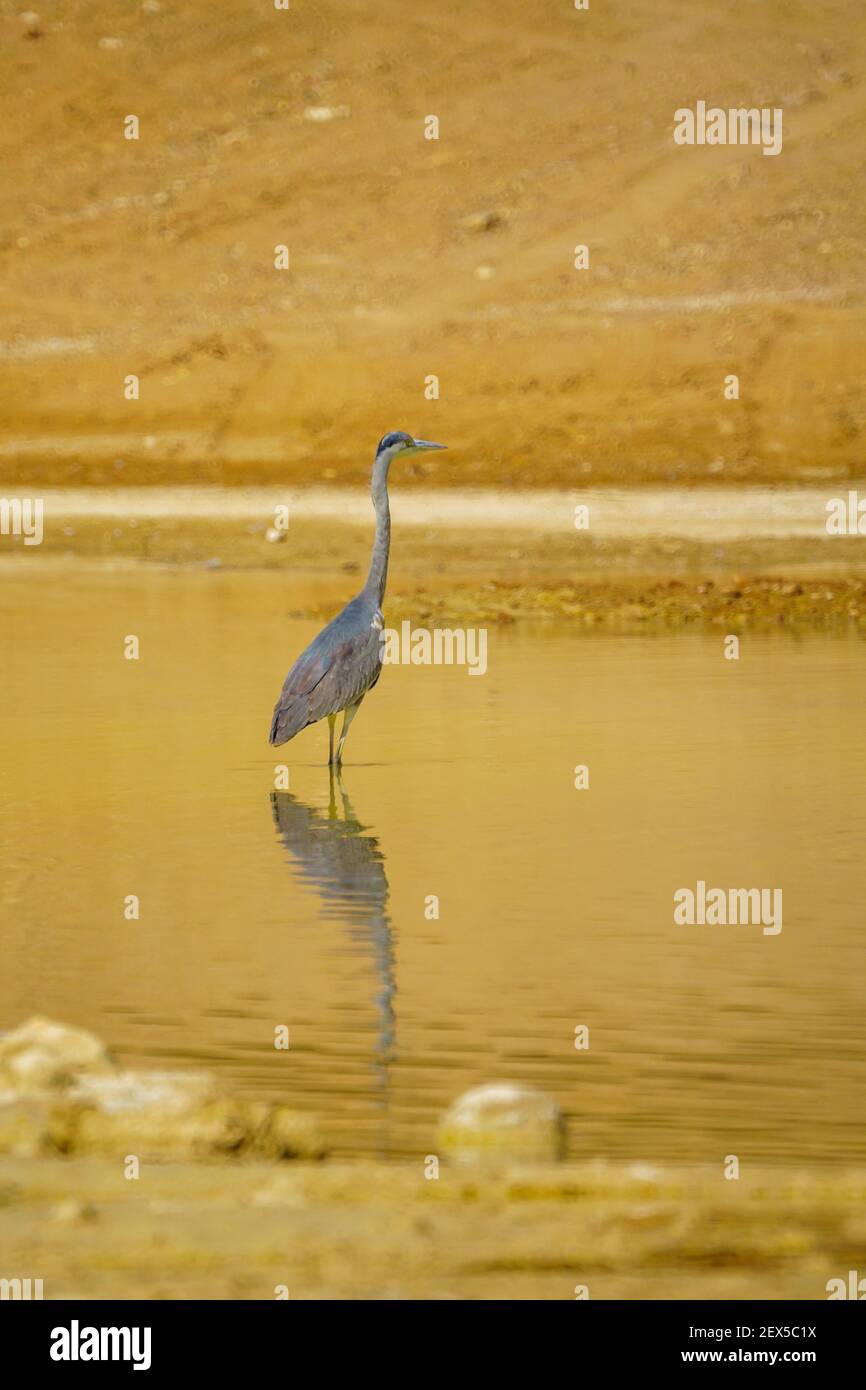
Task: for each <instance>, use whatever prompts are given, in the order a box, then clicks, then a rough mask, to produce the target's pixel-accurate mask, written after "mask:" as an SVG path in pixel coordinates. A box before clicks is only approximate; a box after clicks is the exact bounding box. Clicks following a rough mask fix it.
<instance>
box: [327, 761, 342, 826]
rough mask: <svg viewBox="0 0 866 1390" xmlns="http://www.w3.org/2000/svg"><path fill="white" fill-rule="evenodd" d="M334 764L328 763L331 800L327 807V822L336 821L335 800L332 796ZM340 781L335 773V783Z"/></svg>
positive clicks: (338, 774)
mask: <svg viewBox="0 0 866 1390" xmlns="http://www.w3.org/2000/svg"><path fill="white" fill-rule="evenodd" d="M334 771H335V768H334V764H333V763H328V780H329V782H330V784H331V800H330V803H329V805H328V820H336V819H337V798H336V796H335V795H334ZM339 780H340V773H339V771H337V781H338V782H339Z"/></svg>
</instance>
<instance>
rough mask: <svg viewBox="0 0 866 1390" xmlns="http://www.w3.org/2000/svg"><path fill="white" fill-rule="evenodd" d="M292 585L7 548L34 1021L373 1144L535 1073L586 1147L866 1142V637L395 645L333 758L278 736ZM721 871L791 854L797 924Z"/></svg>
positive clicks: (810, 1158) (779, 877) (703, 1152)
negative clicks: (754, 915)
mask: <svg viewBox="0 0 866 1390" xmlns="http://www.w3.org/2000/svg"><path fill="white" fill-rule="evenodd" d="M290 606H291V595H290V592H289V586H288V585H287V582H286V580H285V578H282V577H278V576H273V575H267V576H264V575H257V574H229V573H212V574H204V573H194V574H190V573H184V574H177V573H170V572H159V571H148V572H145V571H139V572H128V573H120V574H116V573H115V574H110V573H105V572H102V573H95V572H86V571H84V570H81V571H71V572H70V573H69V574H67V575H65V576H64V577H62V578H61V577H59V576H58V574H54V575H53V576H49V575H48V574H47V573H46V574H37V575H35V576H34V575H31V576H30V577H27V578H25V577H23V576H21V577H18V576H13V577H10V576H9V575H8V574H7V575H5V576H4V579H3V585H2V589H0V634H2V650H3V682H2V715H3V718H2V730H3V752H2V764H0V811H2V823H0V853H2V869H0V900H2V942H3V970H2V976H0V1027H11V1026H14V1025H15V1024H17V1023H18V1022H20V1021H21V1020H22V1019H23V1018H25V1017H26V1016H28V1015H30V1014H31V1013H34V1012H39V1013H43V1014H47V1015H49V1016H51V1017H56V1018H59V1019H62V1020H64V1021H66V1022H72V1023H77V1024H81V1025H84V1026H86V1027H89V1028H92V1029H94V1030H96V1031H97V1032H98V1033H100V1034H101V1035H102V1036H104V1037H105V1038H106V1040H107V1041H108V1042H109V1043H110V1044H111V1045H112V1046H113V1047H114V1048H115V1049H116V1050H117V1052H118V1054H119V1056H120V1058H121V1060H122V1061H124V1062H127V1063H132V1064H136V1063H148V1064H154V1063H156V1064H158V1065H169V1066H175V1065H177V1066H189V1065H190V1064H191V1063H194V1064H206V1065H207V1066H210V1067H213V1068H214V1069H216V1070H217V1071H218V1072H220V1073H221V1074H222V1075H223V1076H224V1078H225V1079H226V1080H227V1081H228V1082H230V1083H231V1084H232V1085H233V1086H234V1087H236V1088H237V1089H239V1090H240V1091H241V1092H242V1093H244V1094H246V1095H248V1096H251V1097H257V1098H276V1097H280V1098H282V1099H284V1100H286V1101H287V1102H289V1103H294V1104H296V1105H299V1106H301V1107H303V1108H308V1109H311V1110H314V1111H316V1112H318V1113H319V1114H320V1115H321V1117H322V1119H323V1122H324V1125H325V1128H326V1131H327V1134H328V1136H329V1138H330V1140H331V1142H332V1144H333V1146H334V1148H335V1149H336V1150H337V1151H338V1152H342V1153H345V1154H353V1155H354V1154H389V1155H408V1154H412V1155H417V1154H418V1153H421V1154H424V1153H426V1152H428V1151H430V1148H431V1144H432V1142H433V1134H434V1129H435V1122H436V1118H437V1116H438V1115H439V1113H440V1112H441V1110H442V1108H443V1107H444V1106H445V1105H446V1104H447V1103H448V1102H449V1101H450V1100H451V1099H452V1098H453V1097H454V1096H456V1095H458V1094H459V1093H460V1092H461V1091H463V1090H465V1089H466V1088H467V1087H469V1086H471V1085H473V1084H475V1083H477V1082H480V1081H483V1080H488V1079H496V1078H503V1077H511V1078H516V1079H523V1080H527V1081H531V1082H534V1083H537V1084H539V1085H542V1086H544V1087H547V1088H549V1089H550V1090H552V1091H553V1092H554V1093H555V1094H556V1095H557V1097H558V1098H559V1099H560V1102H561V1103H562V1105H563V1106H564V1108H565V1110H566V1112H567V1115H568V1122H569V1123H568V1129H569V1151H570V1154H571V1155H572V1156H573V1157H578V1158H583V1157H592V1156H595V1155H603V1156H608V1157H615V1158H624V1159H636V1160H648V1161H652V1160H656V1159H657V1160H667V1161H683V1162H685V1161H687V1162H703V1161H706V1162H711V1163H714V1164H716V1163H719V1162H720V1161H721V1159H722V1158H723V1157H724V1155H726V1154H730V1153H736V1154H738V1155H739V1157H740V1159H741V1162H742V1161H748V1162H755V1163H757V1162H766V1161H772V1162H781V1163H786V1164H799V1163H801V1162H802V1163H806V1162H808V1163H814V1162H823V1161H827V1162H835V1161H838V1162H845V1163H847V1162H851V1161H855V1160H861V1161H862V1159H863V1156H864V1147H866V1128H864V1103H863V1095H864V1080H866V1042H864V1032H866V1027H864V1003H866V970H864V967H866V928H864V917H863V903H864V900H866V851H864V844H866V837H864V830H866V810H864V785H866V749H864V739H863V728H864V724H863V692H864V688H866V684H864V682H866V647H864V645H863V643H862V642H858V641H856V640H850V641H849V640H843V639H829V638H827V639H825V638H818V637H809V638H802V639H800V640H796V639H793V638H791V637H787V636H779V637H778V638H767V637H757V636H755V637H749V636H746V637H744V638H743V640H742V648H741V659H740V661H739V662H730V661H726V660H724V658H723V655H722V634H719V636H709V637H708V636H704V635H695V634H685V635H677V636H673V637H670V638H662V637H646V638H634V637H629V638H616V637H610V636H608V637H603V636H592V635H584V634H580V635H575V634H574V633H573V632H571V631H569V630H568V629H566V628H564V627H556V626H551V627H549V628H536V629H531V628H511V629H509V628H503V629H501V630H500V629H493V630H491V632H490V637H489V650H488V662H489V670H488V673H487V675H485V676H483V677H469V676H468V675H467V673H466V672H465V671H462V670H458V669H453V668H419V667H392V668H388V669H386V671H385V672H384V675H383V678H382V680H381V681H380V684H379V686H378V687H377V689H376V690H375V691H374V692H373V694H372V695H371V696H370V698H369V699H368V701H367V702H366V704H365V705H364V707H363V709H362V711H361V713H360V714H359V716H358V719H357V720H356V722H355V725H354V727H353V730H352V733H351V736H350V739H349V742H348V745H347V763H346V766H345V769H344V772H343V776H342V779H341V780H337V781H334V783H333V784H332V783H331V779H330V778H329V774H328V769H327V767H325V766H324V765H323V763H324V760H325V758H326V753H327V731H326V728H321V727H319V728H316V729H312V730H308V731H307V732H306V733H305V734H303V735H301V736H300V737H299V739H297V740H296V741H295V742H294V743H292V744H290V745H288V747H287V748H285V749H282V750H272V749H270V748H269V747H268V745H267V742H266V734H267V727H268V722H269V716H270V712H271V708H272V705H273V701H274V699H275V697H276V694H277V692H278V690H279V686H280V683H281V681H282V678H283V675H284V674H285V671H286V669H287V668H288V666H289V664H290V662H291V660H292V659H293V657H294V655H295V654H296V653H297V651H298V650H299V649H300V648H301V647H302V646H303V645H304V644H305V642H306V641H307V640H308V639H309V637H310V636H311V635H312V633H313V631H314V629H315V624H312V623H306V622H298V621H292V620H290V619H289V618H288V617H287V616H286V614H287V612H288V610H289V608H290ZM127 634H136V635H137V636H138V637H139V638H140V642H141V659H140V661H138V662H133V661H127V660H124V658H123V639H124V637H125V636H126V635H127ZM282 761H285V762H286V763H287V764H288V765H289V768H290V789H289V791H288V792H274V790H273V788H274V767H275V764H277V763H279V762H282ZM577 764H586V765H587V766H588V767H589V774H590V787H589V789H588V790H584V791H577V790H576V789H575V787H574V768H575V766H576V765H577ZM698 879H703V880H705V881H706V882H707V883H708V884H709V885H712V886H722V887H725V888H728V887H746V888H748V887H778V888H781V889H782V890H783V895H784V925H783V930H782V931H781V933H780V934H779V935H777V936H765V935H763V934H762V932H761V929H760V927H759V926H733V927H731V926H729V927H720V926H719V927H715V926H702V927H700V926H694V927H683V926H676V925H674V921H673V893H674V892H675V890H676V889H677V888H680V887H683V886H691V887H694V886H695V884H696V882H697V880H698ZM129 894H137V895H138V896H139V897H140V902H141V917H140V920H139V921H127V920H125V918H124V900H125V899H126V897H127V895H129ZM431 895H436V896H437V897H438V899H439V917H438V920H429V919H428V916H427V915H426V914H425V903H426V901H427V900H428V899H429V897H430V896H431ZM280 1024H287V1025H288V1027H289V1029H290V1037H291V1046H290V1049H289V1051H288V1052H282V1051H277V1050H275V1048H274V1046H273V1038H274V1029H275V1027H277V1026H278V1025H280ZM579 1025H586V1027H587V1028H588V1029H589V1044H590V1045H589V1048H588V1050H585V1051H583V1050H581V1051H578V1050H576V1049H575V1047H574V1031H575V1028H576V1027H578V1026H579Z"/></svg>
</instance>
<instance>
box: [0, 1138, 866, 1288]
mask: <svg viewBox="0 0 866 1390" xmlns="http://www.w3.org/2000/svg"><path fill="white" fill-rule="evenodd" d="M864 1203H866V1174H864V1173H863V1172H862V1171H861V1172H859V1173H857V1172H852V1173H843V1174H841V1175H840V1174H835V1175H833V1177H832V1178H828V1177H821V1176H815V1175H811V1176H810V1175H808V1174H806V1173H803V1174H797V1173H794V1174H790V1173H784V1174H782V1173H778V1172H774V1171H772V1170H766V1169H765V1170H761V1171H755V1172H751V1173H749V1174H747V1175H744V1176H742V1177H741V1178H740V1179H739V1180H736V1181H726V1180H725V1179H724V1178H723V1177H722V1173H721V1164H720V1165H719V1169H718V1170H717V1171H716V1172H714V1173H711V1172H710V1171H709V1170H703V1171H700V1172H684V1171H681V1170H676V1169H652V1168H648V1167H646V1166H640V1167H637V1168H632V1169H631V1170H629V1169H626V1168H616V1167H609V1166H605V1165H600V1164H583V1165H569V1166H566V1167H559V1168H552V1167H543V1168H532V1169H511V1170H506V1171H504V1172H502V1173H500V1174H492V1175H484V1174H477V1173H476V1174H467V1173H463V1172H460V1171H459V1170H454V1169H449V1168H444V1167H443V1168H442V1169H441V1170H440V1177H439V1178H438V1180H433V1181H428V1180H425V1178H424V1176H423V1165H422V1163H421V1162H419V1163H418V1164H416V1165H415V1166H414V1167H408V1166H406V1165H384V1164H374V1163H363V1164H361V1163H359V1164H333V1165H331V1164H325V1165H321V1164H320V1165H307V1164H297V1165H291V1166H290V1167H288V1168H287V1167H285V1166H282V1167H274V1166H268V1165H264V1164H250V1165H244V1164H234V1165H230V1164H214V1165H203V1164H202V1165H185V1166H184V1165H179V1164H167V1165H165V1166H146V1167H145V1168H144V1169H143V1171H142V1174H141V1177H140V1178H139V1179H138V1180H135V1181H127V1180H125V1179H124V1177H123V1175H122V1168H121V1164H120V1162H115V1163H107V1162H105V1161H98V1160H94V1159H77V1160H58V1159H54V1160H51V1159H45V1160H32V1159H30V1160H27V1161H23V1160H16V1159H2V1160H0V1216H2V1222H3V1255H4V1271H5V1272H7V1273H9V1274H11V1273H12V1272H18V1271H21V1272H23V1271H29V1272H30V1273H31V1277H33V1278H41V1279H42V1280H43V1281H44V1296H45V1297H46V1298H57V1299H65V1298H84V1299H105V1298H120V1299H155V1298H156V1299H159V1298H181V1299H273V1298H274V1297H275V1296H277V1295H276V1290H277V1289H278V1287H279V1286H283V1288H287V1290H288V1296H289V1298H291V1299H301V1300H308V1299H338V1300H342V1299H376V1300H381V1299H454V1298H457V1299H485V1300H490V1299H533V1300H534V1299H545V1300H548V1299H550V1300H556V1299H565V1300H573V1299H574V1298H575V1297H576V1289H577V1288H578V1286H582V1289H584V1290H586V1291H587V1293H588V1297H589V1298H590V1299H615V1298H622V1299H713V1298H718V1299H737V1298H742V1299H756V1300H761V1299H793V1300H799V1299H805V1300H814V1299H824V1298H826V1297H827V1288H826V1285H827V1281H828V1280H830V1279H834V1278H842V1279H845V1280H847V1277H848V1270H849V1268H852V1267H857V1266H858V1263H859V1267H860V1268H861V1269H862V1262H863V1255H864V1250H866V1219H864V1216H863V1212H864ZM587 1293H584V1292H581V1295H580V1296H581V1297H586V1296H587Z"/></svg>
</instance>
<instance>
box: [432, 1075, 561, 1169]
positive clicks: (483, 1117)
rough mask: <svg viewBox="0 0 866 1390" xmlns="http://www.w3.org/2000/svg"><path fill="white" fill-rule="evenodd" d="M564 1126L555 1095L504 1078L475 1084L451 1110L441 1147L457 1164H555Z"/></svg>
mask: <svg viewBox="0 0 866 1390" xmlns="http://www.w3.org/2000/svg"><path fill="white" fill-rule="evenodd" d="M564 1142H565V1128H564V1124H563V1117H562V1111H561V1110H560V1108H559V1106H558V1105H557V1103H556V1101H555V1100H554V1099H553V1097H552V1096H549V1095H546V1094H545V1093H544V1092H543V1091H536V1090H535V1089H534V1088H533V1087H531V1086H521V1085H519V1084H518V1083H517V1082H513V1081H500V1082H495V1083H493V1084H489V1085H485V1086H476V1087H475V1088H474V1089H473V1090H471V1091H467V1092H466V1093H465V1095H462V1096H460V1097H459V1099H458V1100H456V1101H455V1102H454V1104H453V1105H452V1106H451V1107H450V1108H449V1109H448V1110H447V1111H446V1113H445V1114H444V1115H443V1117H442V1121H441V1123H440V1126H439V1146H440V1148H441V1149H442V1151H443V1153H444V1154H445V1155H446V1156H447V1157H448V1158H451V1159H453V1160H454V1161H455V1162H456V1163H464V1164H470V1163H484V1162H490V1161H493V1162H500V1163H554V1162H556V1161H557V1160H558V1159H560V1158H562V1156H563V1150H564Z"/></svg>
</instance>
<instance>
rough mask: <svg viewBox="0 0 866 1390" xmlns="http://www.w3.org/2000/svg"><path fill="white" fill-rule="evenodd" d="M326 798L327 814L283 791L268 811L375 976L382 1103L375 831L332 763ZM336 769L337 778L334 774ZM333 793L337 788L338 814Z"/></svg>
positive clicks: (385, 925)
mask: <svg viewBox="0 0 866 1390" xmlns="http://www.w3.org/2000/svg"><path fill="white" fill-rule="evenodd" d="M329 772H330V778H331V789H330V790H331V795H330V804H329V806H328V813H327V815H325V814H324V812H322V811H320V810H319V809H318V808H317V807H315V806H309V805H306V804H305V803H304V802H302V801H299V800H298V798H297V797H295V796H292V795H291V793H289V792H271V809H272V811H273V816H274V821H275V822H276V826H277V830H278V832H279V835H280V839H281V840H282V842H283V844H284V845H285V847H286V849H287V850H288V851H289V853H290V855H291V857H292V859H293V860H294V862H295V864H296V865H297V867H298V869H299V870H300V873H301V877H302V878H303V879H305V880H306V881H307V882H308V883H311V884H312V885H313V887H314V888H315V889H316V892H317V893H318V894H319V897H320V898H321V900H322V903H323V905H324V910H325V915H326V916H327V917H336V918H338V919H339V921H340V922H342V923H344V924H345V925H346V926H347V927H348V931H349V934H350V936H351V937H352V939H353V940H354V941H355V942H357V943H358V945H359V946H360V947H361V949H363V950H364V951H365V953H368V954H369V957H370V960H371V961H372V964H373V967H374V970H375V973H376V981H377V986H378V988H377V993H376V996H375V1004H376V1009H377V1013H378V1027H377V1037H376V1047H375V1055H374V1063H373V1066H374V1071H375V1075H376V1079H377V1089H378V1092H379V1102H380V1105H381V1107H382V1109H383V1111H385V1112H387V1108H388V1084H389V1070H390V1064H391V1061H392V1059H393V1055H394V1045H395V1031H396V1022H395V1017H394V994H395V992H396V982H395V978H394V943H393V938H392V930H391V920H390V918H389V916H388V907H387V904H388V878H387V875H386V873H385V861H384V858H383V856H382V852H381V850H380V849H379V841H378V840H377V839H376V838H375V836H374V835H368V834H365V833H364V832H365V829H366V827H365V826H363V825H361V823H360V821H359V820H358V817H357V816H356V814H355V811H354V809H353V807H352V803H351V802H350V800H349V797H348V795H347V794H346V790H345V787H344V786H343V781H342V777H341V775H340V770H339V768H337V769H335V768H333V767H331V768H330V769H329ZM335 774H336V775H335ZM336 791H339V793H340V800H341V802H342V809H343V814H342V818H341V817H340V813H339V809H338V807H337V799H336V794H335V793H336Z"/></svg>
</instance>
